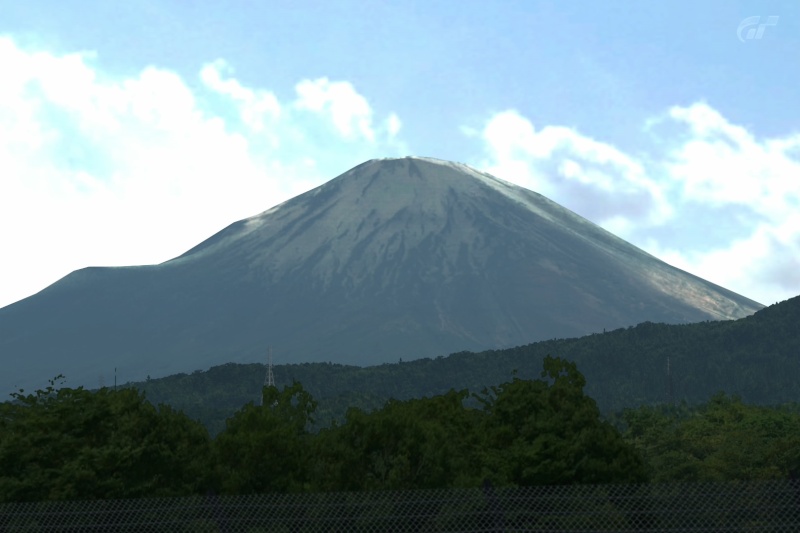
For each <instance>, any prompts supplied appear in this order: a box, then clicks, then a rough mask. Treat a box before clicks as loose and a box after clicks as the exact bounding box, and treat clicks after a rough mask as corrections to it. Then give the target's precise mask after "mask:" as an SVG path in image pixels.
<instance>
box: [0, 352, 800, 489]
mask: <svg viewBox="0 0 800 533" xmlns="http://www.w3.org/2000/svg"><path fill="white" fill-rule="evenodd" d="M585 385H586V380H585V378H584V376H583V375H582V374H581V373H580V372H579V371H578V369H577V367H576V365H575V364H574V363H571V362H567V361H565V360H563V359H558V358H551V357H546V358H545V359H544V361H543V371H541V373H540V376H539V378H538V379H520V378H518V377H515V378H514V379H512V380H511V381H509V382H506V383H504V384H502V385H499V386H495V387H490V388H488V389H485V390H483V391H482V392H481V393H478V394H469V393H468V392H467V391H466V390H462V391H455V390H450V391H449V392H447V393H445V394H441V395H436V396H432V397H428V398H419V399H410V400H404V401H400V400H390V401H389V402H387V403H386V404H385V405H384V406H383V407H382V408H380V409H377V410H373V411H371V412H367V411H365V410H362V409H359V408H351V409H350V410H348V411H347V414H346V416H345V419H344V421H343V422H341V423H333V424H331V425H330V426H328V427H325V428H322V429H320V430H318V431H313V430H312V428H313V423H314V417H315V413H316V412H317V408H318V404H317V402H316V400H315V399H314V398H313V396H312V395H311V394H310V393H309V392H308V391H307V390H305V389H304V388H303V386H302V385H301V384H300V383H298V382H295V383H293V384H292V385H289V386H284V387H282V388H281V389H278V388H276V387H265V388H264V390H263V396H262V398H261V400H260V401H257V402H250V403H248V404H247V405H245V406H244V407H242V408H241V409H240V410H238V411H237V412H236V413H235V414H234V415H233V416H232V417H230V418H229V419H228V420H227V423H226V426H225V428H224V430H223V431H221V432H220V433H219V434H218V435H217V436H216V437H215V438H213V439H212V438H211V437H210V435H209V433H208V431H207V430H206V428H205V427H203V425H202V424H201V423H199V422H197V421H195V420H192V419H191V418H190V417H189V416H187V415H185V414H184V413H181V412H177V411H175V410H173V409H172V408H170V407H168V406H164V405H161V406H158V407H154V406H153V405H152V404H151V403H150V402H148V401H147V400H146V399H145V396H144V395H143V394H142V393H141V392H140V391H138V390H136V389H121V390H118V391H113V390H109V389H101V390H98V391H93V392H92V391H87V390H84V389H80V388H79V389H69V388H57V387H56V385H55V383H52V384H51V386H50V387H48V388H47V389H45V390H42V391H37V392H36V393H34V394H28V395H25V394H23V393H19V394H15V395H14V401H12V402H7V403H4V404H0V501H2V502H9V501H36V500H67V499H71V500H74V499H111V498H139V497H156V496H179V495H189V494H206V493H209V492H213V493H217V494H246V493H263V492H286V493H291V492H308V491H315V492H316V491H359V490H381V489H413V488H438V487H470V486H478V485H482V484H484V483H487V482H488V483H491V484H492V485H493V486H527V485H557V484H575V483H584V484H585V483H592V484H596V483H638V482H643V481H647V480H651V481H671V480H712V479H713V480H718V479H754V478H776V477H785V476H788V475H791V474H792V472H796V469H797V468H798V466H800V455H799V454H800V414H798V412H796V411H792V410H789V409H782V408H765V407H756V406H750V405H746V404H744V403H742V402H741V400H739V399H736V398H730V397H727V396H724V395H718V396H716V397H714V399H712V401H711V402H709V403H707V404H706V405H704V406H702V407H700V408H695V409H690V408H688V407H687V406H686V405H682V406H678V407H673V406H662V407H661V408H653V407H643V408H638V409H633V410H626V411H624V412H622V413H620V414H619V416H618V417H617V418H616V419H615V420H614V424H612V423H611V422H610V421H607V420H604V419H603V418H602V417H601V415H600V411H599V409H598V407H597V405H596V403H595V402H594V400H593V399H592V398H590V397H589V396H587V395H586V394H585V392H584V387H585Z"/></svg>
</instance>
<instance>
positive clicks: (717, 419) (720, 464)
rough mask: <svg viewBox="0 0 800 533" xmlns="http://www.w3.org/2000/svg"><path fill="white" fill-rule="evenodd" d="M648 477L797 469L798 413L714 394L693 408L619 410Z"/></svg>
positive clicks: (703, 477)
mask: <svg viewBox="0 0 800 533" xmlns="http://www.w3.org/2000/svg"><path fill="white" fill-rule="evenodd" d="M623 420H624V422H625V425H626V429H625V434H624V435H625V438H626V439H627V440H628V441H629V442H631V444H632V445H633V446H634V447H635V448H636V449H637V450H638V451H639V453H640V454H641V455H642V457H643V458H644V460H645V461H646V463H647V465H648V469H649V475H650V478H651V479H652V480H653V481H721V480H736V479H741V480H745V479H774V478H786V477H788V476H789V475H790V472H792V471H795V472H797V471H798V469H800V413H798V412H797V411H796V410H790V409H786V408H768V407H763V406H755V405H746V404H744V403H743V402H742V400H741V399H740V398H738V397H730V396H727V395H725V394H722V393H720V394H717V395H715V396H714V397H713V398H711V400H710V401H709V402H708V403H706V404H704V405H702V406H699V407H697V408H694V409H690V408H689V407H688V406H686V405H683V406H681V407H680V408H678V409H669V410H667V409H655V408H652V407H642V408H639V409H630V410H626V411H625V412H624V413H623Z"/></svg>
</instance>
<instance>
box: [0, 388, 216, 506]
mask: <svg viewBox="0 0 800 533" xmlns="http://www.w3.org/2000/svg"><path fill="white" fill-rule="evenodd" d="M12 396H13V397H14V401H13V402H8V403H5V404H3V405H2V407H0V501H29V500H61V499H95V498H136V497H143V496H178V495H185V494H191V493H197V492H203V491H204V490H205V489H206V485H207V482H208V471H209V468H208V464H209V458H210V439H209V437H208V433H207V431H206V430H205V428H203V426H202V425H201V424H200V423H198V422H195V421H193V420H190V419H189V418H187V417H186V416H185V415H183V414H181V413H176V412H175V411H173V410H172V409H171V408H169V407H165V406H161V407H159V408H156V407H154V406H153V405H151V404H150V403H148V402H147V401H146V400H145V398H144V396H143V395H142V394H141V393H139V392H138V391H136V390H134V389H123V390H120V391H117V392H115V391H112V390H109V389H105V388H104V389H100V390H99V391H96V392H90V391H87V390H84V389H83V388H78V389H71V388H59V389H56V387H55V381H51V385H50V386H49V387H47V388H46V389H45V390H39V391H37V392H36V393H34V394H28V395H25V394H24V393H22V392H20V393H16V394H13V395H12Z"/></svg>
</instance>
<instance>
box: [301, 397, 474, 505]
mask: <svg viewBox="0 0 800 533" xmlns="http://www.w3.org/2000/svg"><path fill="white" fill-rule="evenodd" d="M467 397H468V392H467V391H466V390H464V391H460V392H456V391H452V390H451V391H450V392H448V393H447V394H443V395H439V396H434V397H432V398H421V399H413V400H407V401H397V400H390V401H389V402H387V403H386V405H385V406H384V407H383V408H382V409H379V410H377V411H373V412H371V413H367V412H364V411H362V410H361V409H350V410H349V411H348V412H347V416H346V420H345V423H344V424H343V425H341V426H337V425H334V426H333V427H331V428H329V429H326V430H323V431H321V432H320V434H319V435H318V437H317V439H316V443H315V450H316V452H315V456H316V457H317V458H318V460H317V463H316V465H317V466H316V469H315V482H316V484H317V487H318V488H319V489H320V490H373V489H412V488H437V487H452V486H468V485H477V484H478V483H479V482H480V479H477V477H476V476H477V471H476V465H475V463H474V461H473V460H472V459H473V456H474V450H475V449H476V446H477V441H478V435H477V433H476V432H475V429H476V427H478V426H479V423H480V419H481V418H482V417H483V416H484V414H483V413H482V412H480V411H477V410H475V409H468V408H466V407H464V404H463V402H464V400H465V399H466V398H467Z"/></svg>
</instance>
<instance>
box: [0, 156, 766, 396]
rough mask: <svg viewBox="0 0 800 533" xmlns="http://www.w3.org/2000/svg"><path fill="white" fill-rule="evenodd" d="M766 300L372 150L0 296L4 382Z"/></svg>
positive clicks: (429, 345)
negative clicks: (181, 246) (136, 259)
mask: <svg viewBox="0 0 800 533" xmlns="http://www.w3.org/2000/svg"><path fill="white" fill-rule="evenodd" d="M762 307H763V306H762V305H761V304H759V303H757V302H754V301H752V300H749V299H747V298H745V297H743V296H740V295H738V294H735V293H733V292H731V291H728V290H726V289H724V288H722V287H719V286H717V285H714V284H712V283H709V282H708V281H705V280H702V279H700V278H698V277H696V276H693V275H691V274H688V273H686V272H684V271H681V270H679V269H676V268H674V267H671V266H670V265H667V264H666V263H664V262H662V261H660V260H658V259H657V258H655V257H653V256H651V255H649V254H647V253H645V252H644V251H642V250H640V249H638V248H636V247H635V246H633V245H631V244H630V243H628V242H625V241H624V240H622V239H619V238H618V237H616V236H614V235H612V234H611V233H609V232H607V231H605V230H603V229H601V228H600V227H598V226H596V225H595V224H592V223H591V222H589V221H588V220H586V219H584V218H581V217H580V216H578V215H576V214H575V213H573V212H571V211H569V210H567V209H565V208H563V207H561V206H559V205H558V204H556V203H554V202H552V201H550V200H548V199H547V198H545V197H543V196H541V195H539V194H537V193H535V192H532V191H529V190H527V189H524V188H522V187H518V186H515V185H512V184H510V183H507V182H504V181H502V180H499V179H497V178H494V177H492V176H490V175H488V174H485V173H482V172H478V171H476V170H474V169H472V168H469V167H467V166H465V165H461V164H457V163H451V162H446V161H440V160H435V159H429V158H416V157H409V158H403V159H383V160H372V161H368V162H366V163H363V164H361V165H359V166H357V167H355V168H353V169H351V170H349V171H348V172H346V173H344V174H342V175H341V176H339V177H337V178H335V179H333V180H331V181H329V182H327V183H325V184H324V185H322V186H320V187H317V188H316V189H313V190H311V191H309V192H307V193H305V194H302V195H300V196H297V197H295V198H293V199H291V200H288V201H287V202H284V203H282V204H280V205H277V206H275V207H273V208H271V209H269V210H267V211H265V212H263V213H261V214H259V215H256V216H253V217H251V218H248V219H245V220H241V221H239V222H235V223H234V224H232V225H230V226H228V227H227V228H225V229H223V230H222V231H220V232H219V233H217V234H216V235H214V236H212V237H211V238H209V239H207V240H206V241H204V242H202V243H200V244H199V245H197V246H196V247H194V248H192V249H191V250H189V251H188V252H186V253H184V254H183V255H181V256H179V257H177V258H175V259H172V260H170V261H167V262H165V263H162V264H159V265H149V266H136V267H118V268H97V267H93V268H85V269H82V270H78V271H76V272H73V273H72V274H70V275H68V276H66V277H64V278H63V279H61V280H60V281H58V282H56V283H54V284H53V285H51V286H49V287H47V288H46V289H44V290H43V291H41V292H39V293H37V294H35V295H33V296H31V297H29V298H26V299H24V300H21V301H19V302H17V303H15V304H12V305H10V306H7V307H4V308H2V309H0V363H2V365H3V368H4V372H3V373H2V377H0V391H2V390H9V389H10V388H12V387H15V386H25V387H29V386H30V385H31V384H36V385H39V384H43V383H45V381H46V380H47V379H48V378H51V377H53V376H55V375H56V374H59V373H62V374H64V375H66V377H67V379H68V381H67V385H71V386H77V385H87V386H97V385H98V384H101V383H104V384H106V385H108V384H110V382H111V380H112V379H114V378H113V375H114V374H113V373H114V369H117V370H116V371H117V373H118V374H119V376H120V378H121V379H123V380H125V381H128V380H137V379H143V378H144V377H145V376H147V375H152V376H163V375H168V374H171V373H175V372H180V371H187V370H193V369H201V368H208V367H210V366H212V365H216V364H221V363H225V362H256V361H263V359H264V354H265V348H266V347H267V346H270V345H271V346H272V347H273V348H274V352H275V354H276V355H277V357H276V359H279V360H280V361H282V362H303V361H333V362H337V363H346V364H361V365H363V364H378V363H382V362H390V361H391V362H394V361H397V360H398V359H400V358H403V359H414V358H419V357H427V356H432V355H440V354H447V353H451V352H455V351H460V350H473V351H475V350H485V349H492V348H501V347H509V346H515V345H520V344H525V343H529V342H533V341H537V340H543V339H551V338H558V337H574V336H578V335H583V334H587V333H592V332H600V331H603V330H604V329H614V328H618V327H621V326H629V325H633V324H637V323H640V322H643V321H652V322H666V323H686V322H696V321H702V320H709V319H710V320H717V319H734V318H739V317H743V316H746V315H749V314H751V313H753V312H755V311H756V310H758V309H760V308H762Z"/></svg>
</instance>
